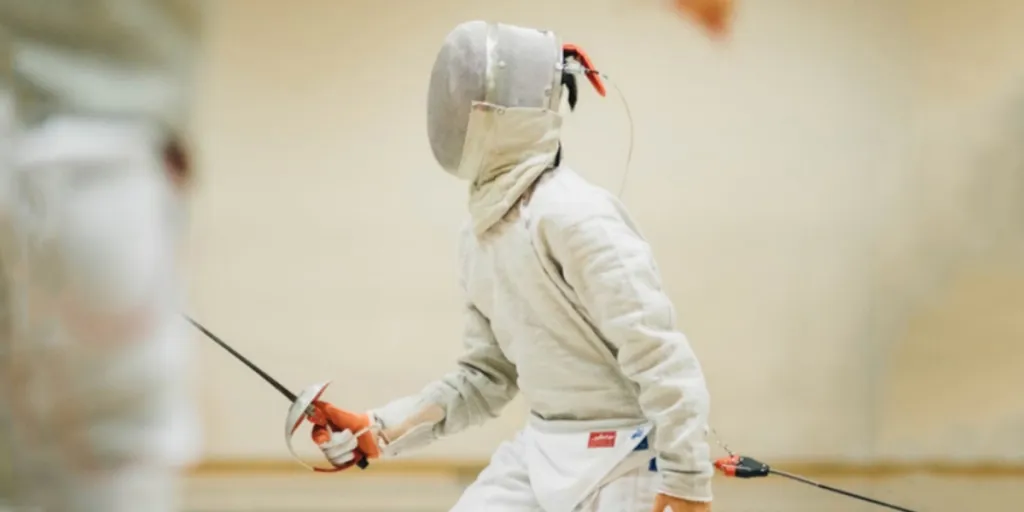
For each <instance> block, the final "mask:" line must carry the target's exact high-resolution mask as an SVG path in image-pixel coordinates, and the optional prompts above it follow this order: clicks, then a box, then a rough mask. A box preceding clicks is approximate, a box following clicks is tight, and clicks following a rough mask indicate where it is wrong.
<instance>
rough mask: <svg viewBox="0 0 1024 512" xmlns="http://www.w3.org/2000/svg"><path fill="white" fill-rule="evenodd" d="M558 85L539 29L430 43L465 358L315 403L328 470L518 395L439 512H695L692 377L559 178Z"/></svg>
mask: <svg viewBox="0 0 1024 512" xmlns="http://www.w3.org/2000/svg"><path fill="white" fill-rule="evenodd" d="M572 76H573V75H571V74H569V73H567V68H566V62H565V52H563V44H562V43H561V42H560V40H559V38H558V37H557V36H556V35H555V34H554V33H552V32H550V31H543V30H535V29H530V28H521V27H516V26H510V25H504V24H492V23H486V22H481V21H474V22H468V23H464V24H461V25H459V26H458V27H456V28H455V29H454V30H453V31H452V32H451V33H450V34H449V35H448V36H447V38H446V39H445V41H444V44H443V46H442V48H441V50H440V52H439V54H438V55H437V59H436V62H435V63H434V67H433V72H432V76H431V79H430V86H429V93H428V100H427V128H428V135H429V139H430V144H431V147H432V149H433V153H434V156H435V157H436V159H437V161H438V163H439V164H440V165H441V167H442V168H444V169H445V170H446V171H448V172H449V173H451V174H454V175H455V176H458V177H459V178H461V179H463V180H466V181H467V182H469V184H470V185H469V212H470V218H471V221H470V222H469V223H468V225H467V226H466V228H465V229H464V231H463V232H462V235H461V244H460V257H461V281H462V283H461V284H462V287H463V289H464V291H465V295H466V304H465V311H464V314H465V333H464V338H463V342H464V344H465V353H464V355H463V356H462V357H461V358H460V359H459V361H458V364H457V367H456V369H455V370H454V371H452V372H451V373H449V374H447V375H445V376H444V377H442V378H441V379H439V380H437V381H436V382H433V383H431V384H429V385H428V386H426V388H425V389H423V390H422V391H420V392H419V393H415V394H413V395H411V396H409V397H406V398H402V399H398V400H396V401H394V402H391V403H388V404H386V405H384V406H382V407H380V408H377V409H373V410H371V411H369V412H368V413H366V414H357V413H353V412H350V411H344V410H342V409H339V408H336V407H334V406H333V405H329V404H325V405H329V406H328V410H329V411H333V412H332V414H336V415H337V416H336V417H337V420H336V421H335V423H337V424H338V425H339V426H341V427H345V429H342V430H341V431H338V432H333V433H330V432H327V431H325V430H324V429H323V428H314V431H313V438H314V441H316V442H317V443H318V444H319V445H320V446H321V449H322V450H323V452H324V453H325V455H326V456H327V457H328V459H330V460H331V461H332V462H333V463H334V464H336V465H342V466H344V465H351V464H352V462H353V461H354V460H355V459H356V458H357V457H362V456H367V457H370V458H374V457H382V456H383V457H392V456H398V455H400V454H403V453H407V452H408V451H411V450H413V449H415V448H418V447H422V446H424V445H426V444H428V443H430V442H431V441H433V440H435V439H438V438H440V437H443V436H449V435H452V434H455V433H457V432H459V431H461V430H463V429H465V428H467V427H469V426H471V425H477V424H480V423H482V422H484V421H486V420H488V419H490V418H494V417H496V416H497V415H498V414H499V413H500V411H501V410H502V407H503V406H505V405H506V404H507V403H508V402H509V401H510V400H511V399H512V398H513V397H514V396H515V395H516V394H517V393H518V392H522V394H523V395H524V397H525V399H526V401H527V403H528V405H529V407H530V411H531V415H530V418H529V422H528V424H527V425H526V426H525V428H524V429H523V430H522V431H521V432H520V433H519V434H518V435H517V436H516V437H515V439H514V440H512V441H510V442H507V443H505V444H503V445H502V446H501V447H500V448H498V450H497V452H496V453H495V454H494V456H493V458H492V459H491V461H490V464H489V466H488V467H487V468H486V469H485V470H484V471H483V472H482V473H481V474H480V475H479V477H478V478H477V480H476V481H475V482H474V483H473V484H472V485H470V486H469V487H468V488H467V489H466V491H465V493H464V494H463V495H462V497H461V499H460V500H459V501H458V503H457V504H456V505H455V506H454V508H453V509H452V510H453V511H456V512H481V511H488V512H530V511H546V512H570V511H581V512H582V511H594V512H598V511H600V512H613V511H614V512H634V511H644V512H646V511H649V510H655V511H657V512H662V511H664V510H668V509H669V508H667V507H671V508H670V509H671V510H672V511H674V512H695V511H707V510H710V502H711V500H712V493H711V477H712V472H713V469H712V466H711V463H710V450H709V447H708V444H707V440H706V438H705V436H706V428H707V427H706V426H707V422H708V414H709V395H708V391H707V388H706V385H705V380H704V376H703V373H702V370H701V366H700V364H699V362H698V360H697V357H696V356H695V354H694V352H693V350H692V349H691V347H690V345H689V344H688V342H687V339H686V338H685V337H684V335H683V334H681V333H680V332H679V331H678V330H677V328H676V325H675V313H674V309H673V306H672V304H671V302H670V300H669V298H668V296H667V295H666V294H665V292H664V291H663V290H662V286H661V280H660V277H659V273H658V269H657V267H656V264H655V261H654V259H653V257H652V252H651V248H650V246H649V245H648V243H647V242H646V241H645V240H644V238H643V237H642V236H641V234H640V232H639V231H638V229H637V227H636V226H635V225H634V223H633V221H632V220H631V218H630V216H629V214H628V213H627V211H626V210H625V209H624V207H623V205H622V204H621V203H620V202H619V201H618V199H617V198H616V197H615V196H614V195H613V194H610V193H608V192H606V191H605V190H603V189H601V188H599V187H597V186H594V185H591V184H590V183H588V182H587V181H585V180H584V179H583V178H582V177H581V176H580V175H578V174H576V173H575V172H573V171H572V170H571V169H569V168H568V167H567V166H565V165H564V164H563V158H562V146H561V143H560V130H561V126H562V113H561V112H563V111H564V110H565V109H564V108H562V97H563V94H564V93H563V89H565V87H563V84H567V83H569V82H574V79H573V78H572ZM571 96H575V95H574V94H572V95H571ZM355 417H358V418H359V419H358V420H353V418H355ZM410 419H412V421H410ZM367 424H370V425H372V426H373V428H371V429H369V430H365V429H363V430H364V431H365V433H363V434H359V435H356V434H358V432H359V430H360V429H361V428H362V427H363V426H364V425H367ZM398 425H404V426H403V427H402V428H397V429H396V428H394V427H395V426H398ZM354 432H355V433H356V434H354ZM389 432H390V433H389Z"/></svg>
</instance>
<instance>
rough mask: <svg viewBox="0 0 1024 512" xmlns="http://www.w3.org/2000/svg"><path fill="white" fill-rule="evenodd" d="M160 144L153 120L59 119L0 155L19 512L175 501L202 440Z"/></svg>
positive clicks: (6, 380)
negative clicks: (181, 470)
mask: <svg viewBox="0 0 1024 512" xmlns="http://www.w3.org/2000/svg"><path fill="white" fill-rule="evenodd" d="M163 143H164V141H163V140H162V136H161V134H160V133H158V132H157V131H156V130H154V129H152V128H151V127H148V126H146V125H145V124H144V123H136V122H129V121H123V120H110V119H89V118H84V119H83V118H59V117H58V118H53V119H51V120H49V121H47V122H46V123H45V124H43V125H42V126H40V127H37V128H33V129H32V130H30V131H28V132H26V133H24V134H19V135H18V136H16V137H15V142H14V143H13V145H12V148H13V149H12V151H10V152H8V153H6V154H5V155H4V156H3V157H0V158H4V161H3V163H2V167H0V264H2V266H3V272H2V274H0V276H2V280H0V285H2V286H0V296H2V297H3V298H4V303H3V308H2V309H3V311H0V313H2V319H3V321H2V322H0V329H2V332H0V380H2V381H0V390H2V391H0V394H2V395H3V396H2V399H0V407H4V408H5V410H4V411H3V412H4V414H0V416H2V417H5V418H6V419H7V421H8V422H9V425H8V429H9V430H10V432H9V433H8V435H9V436H10V438H9V439H8V441H9V448H10V450H11V452H12V453H10V454H7V455H8V456H9V457H10V459H9V461H10V462H11V469H12V470H13V473H14V478H15V485H14V488H15V491H16V495H17V496H16V498H15V500H16V504H17V505H18V506H20V507H21V508H18V507H15V510H32V511H37V512H171V511H174V510H177V504H176V492H175V489H176V486H177V472H178V468H180V467H182V466H183V465H184V464H186V463H188V462H190V461H191V460H192V459H193V458H194V456H195V451H196V448H197V446H196V445H197V441H198V439H197V433H196V425H197V422H196V418H195V412H194V411H193V409H192V407H191V403H190V396H189V395H190V393H189V388H190V381H189V375H188V373H187V372H186V369H187V368H188V366H189V365H188V361H189V358H190V356H191V353H190V350H189V345H188V340H189V337H188V336H187V333H188V331H187V330H186V329H187V325H186V324H185V323H184V322H183V321H182V319H181V318H180V316H179V313H178V312H179V311H180V309H179V306H180V304H179V299H180V298H181V297H180V289H179V283H178V279H177V275H178V273H177V261H176V259H177V258H176V256H177V255H176V249H177V247H176V246H177V241H178V237H179V233H177V228H178V223H179V222H180V219H178V218H177V216H179V215H180V214H181V212H179V211H178V210H179V208H180V205H179V204H178V198H177V196H176V194H175V192H174V191H173V190H172V187H171V186H170V182H169V179H168V176H167V173H166V170H165V168H164V163H163V160H162V158H161V150H162V144H163Z"/></svg>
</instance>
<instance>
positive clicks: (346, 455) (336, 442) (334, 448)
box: [313, 425, 359, 466]
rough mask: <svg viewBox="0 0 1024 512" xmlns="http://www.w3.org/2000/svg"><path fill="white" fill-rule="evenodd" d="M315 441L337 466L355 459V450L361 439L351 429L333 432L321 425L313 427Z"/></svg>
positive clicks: (328, 458)
mask: <svg viewBox="0 0 1024 512" xmlns="http://www.w3.org/2000/svg"><path fill="white" fill-rule="evenodd" d="M313 441H314V442H316V444H317V446H319V447H320V451H322V452H323V453H324V456H325V457H327V460H329V461H331V464H334V465H335V466H344V465H346V464H349V463H351V462H352V461H353V460H355V458H356V454H355V450H356V448H358V446H359V441H358V440H357V439H356V436H355V435H354V434H352V431H351V430H339V431H336V432H331V431H330V430H328V429H327V428H326V427H321V426H319V425H317V426H315V427H313Z"/></svg>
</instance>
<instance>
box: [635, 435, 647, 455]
mask: <svg viewBox="0 0 1024 512" xmlns="http://www.w3.org/2000/svg"><path fill="white" fill-rule="evenodd" d="M648 448H650V444H649V443H648V442H647V438H646V437H645V438H643V439H641V440H640V442H639V443H638V444H637V445H636V448H633V451H634V452H638V451H641V450H646V449H648Z"/></svg>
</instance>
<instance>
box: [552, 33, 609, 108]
mask: <svg viewBox="0 0 1024 512" xmlns="http://www.w3.org/2000/svg"><path fill="white" fill-rule="evenodd" d="M562 51H563V52H565V53H568V54H571V55H572V56H573V57H575V58H576V60H578V61H579V63H580V65H581V66H583V69H586V70H587V71H589V73H587V80H590V85H593V86H594V90H595V91H597V93H598V94H600V95H601V96H605V95H606V94H607V90H606V89H605V87H604V81H603V80H601V75H599V74H598V73H597V68H595V67H594V63H593V61H591V60H590V56H589V55H587V52H585V51H583V49H582V48H580V47H579V46H576V45H574V44H564V45H562Z"/></svg>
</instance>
